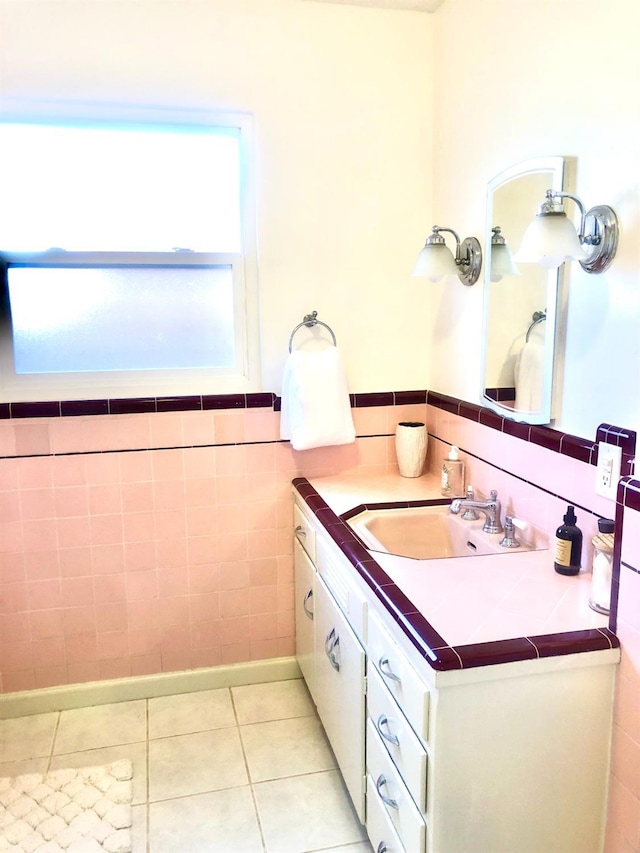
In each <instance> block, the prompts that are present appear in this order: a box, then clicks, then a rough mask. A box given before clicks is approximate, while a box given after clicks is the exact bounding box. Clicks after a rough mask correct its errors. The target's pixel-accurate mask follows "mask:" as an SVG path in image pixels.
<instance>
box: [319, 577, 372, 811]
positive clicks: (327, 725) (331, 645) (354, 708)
mask: <svg viewBox="0 0 640 853" xmlns="http://www.w3.org/2000/svg"><path fill="white" fill-rule="evenodd" d="M314 597H315V629H316V690H317V697H316V705H317V707H318V714H319V715H320V719H321V720H322V725H323V726H324V729H325V731H326V733H327V737H328V738H329V742H330V743H331V746H332V748H333V752H334V754H335V756H336V760H337V762H338V764H339V766H340V770H341V772H342V777H343V779H344V781H345V784H346V786H347V790H348V791H349V794H350V795H351V800H352V802H353V805H354V808H355V810H356V813H357V815H358V817H359V818H360V820H361V821H362V822H363V823H364V800H365V763H364V762H365V752H364V730H365V707H364V701H365V690H364V685H365V681H364V677H365V653H364V649H363V648H362V646H361V645H360V643H359V641H358V639H357V637H356V636H355V634H354V633H353V631H352V630H351V628H350V627H349V624H348V622H347V621H346V619H345V618H344V616H343V614H342V613H341V611H340V610H339V609H338V606H337V605H336V604H335V602H334V601H333V599H332V597H331V594H330V593H329V591H328V590H327V588H326V586H325V585H324V582H323V581H322V579H321V578H319V577H316V587H315V595H314Z"/></svg>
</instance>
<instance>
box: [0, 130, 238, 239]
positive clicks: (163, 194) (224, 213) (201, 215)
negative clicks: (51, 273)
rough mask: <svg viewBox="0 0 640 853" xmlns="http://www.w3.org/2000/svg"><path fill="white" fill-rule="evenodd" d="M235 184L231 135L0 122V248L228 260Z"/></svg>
mask: <svg viewBox="0 0 640 853" xmlns="http://www.w3.org/2000/svg"><path fill="white" fill-rule="evenodd" d="M16 164H19V165H20V167H19V168H17V167H16ZM240 179H241V156H240V131H239V129H238V128H225V129H220V128H217V129H215V130H213V129H211V128H203V127H197V126H193V127H190V128H185V127H180V128H173V129H172V128H164V127H162V126H160V127H140V128H136V127H118V126H115V127H83V126H74V125H47V124H27V123H24V124H20V123H17V124H12V123H1V122H0V186H2V204H1V205H0V243H1V246H0V248H2V250H3V251H5V252H40V251H44V250H46V249H49V248H52V247H56V248H62V249H66V250H67V251H74V252H82V251H86V252H95V251H109V252H128V251H131V252H171V251H172V250H173V249H174V248H187V249H192V250H193V251H195V252H217V253H221V252H227V253H234V252H235V253H237V252H240V251H241V236H240V235H241V199H240V186H241V180H240Z"/></svg>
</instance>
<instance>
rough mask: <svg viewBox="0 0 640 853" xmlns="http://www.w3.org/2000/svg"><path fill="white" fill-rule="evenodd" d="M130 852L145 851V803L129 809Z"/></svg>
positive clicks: (143, 852) (139, 852) (138, 852)
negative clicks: (130, 822) (130, 818)
mask: <svg viewBox="0 0 640 853" xmlns="http://www.w3.org/2000/svg"><path fill="white" fill-rule="evenodd" d="M131 817H132V821H133V823H132V826H131V853H147V805H146V804H145V805H143V806H134V807H133V808H132V809H131Z"/></svg>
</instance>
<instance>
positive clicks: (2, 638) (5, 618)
mask: <svg viewBox="0 0 640 853" xmlns="http://www.w3.org/2000/svg"><path fill="white" fill-rule="evenodd" d="M52 612H55V611H52ZM30 616H31V614H30V613H3V614H2V616H1V618H0V644H2V643H7V642H14V643H27V642H29V640H30V639H31V626H30Z"/></svg>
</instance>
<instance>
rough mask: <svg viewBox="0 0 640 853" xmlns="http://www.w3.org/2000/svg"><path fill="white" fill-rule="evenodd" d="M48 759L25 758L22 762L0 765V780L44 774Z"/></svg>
mask: <svg viewBox="0 0 640 853" xmlns="http://www.w3.org/2000/svg"><path fill="white" fill-rule="evenodd" d="M48 765H49V759H48V758H25V759H24V761H7V762H5V763H3V764H0V779H2V778H4V777H5V776H14V777H15V776H24V775H25V773H46V772H47V767H48Z"/></svg>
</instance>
